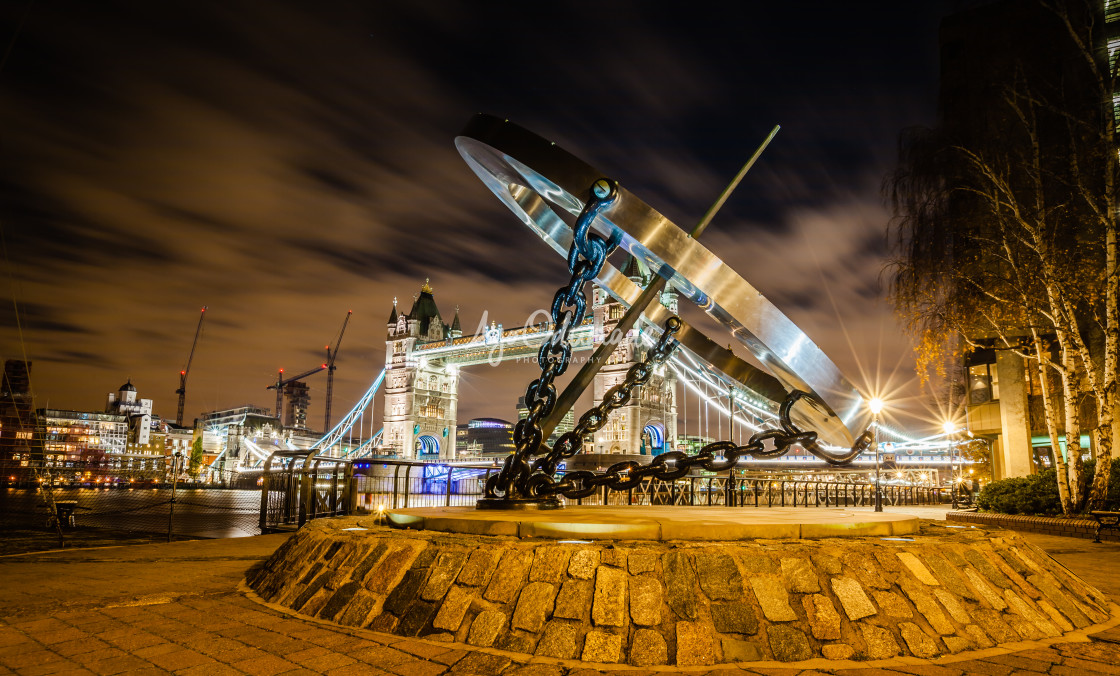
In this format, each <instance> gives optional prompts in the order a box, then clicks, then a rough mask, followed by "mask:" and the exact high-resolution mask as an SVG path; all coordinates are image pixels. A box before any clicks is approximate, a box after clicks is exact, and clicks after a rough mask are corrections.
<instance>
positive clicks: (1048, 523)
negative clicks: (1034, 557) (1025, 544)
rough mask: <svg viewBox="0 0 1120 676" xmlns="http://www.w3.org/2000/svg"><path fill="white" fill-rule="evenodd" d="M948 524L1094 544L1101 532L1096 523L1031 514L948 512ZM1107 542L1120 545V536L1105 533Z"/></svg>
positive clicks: (1102, 534)
mask: <svg viewBox="0 0 1120 676" xmlns="http://www.w3.org/2000/svg"><path fill="white" fill-rule="evenodd" d="M945 519H946V520H947V521H956V522H960V523H977V524H983V525H985V526H997V527H1000V528H1006V529H1008V530H1014V531H1024V532H1027V533H1041V534H1043V535H1058V536H1062V537H1073V538H1082V539H1086V540H1092V539H1093V537H1094V533H1096V530H1097V522H1096V521H1094V520H1092V519H1067V518H1062V517H1055V516H1032V515H1028V514H990V513H987V512H983V513H982V512H947V513H946V514H945ZM1101 540H1103V541H1105V542H1120V533H1116V532H1110V531H1105V532H1103V533H1101Z"/></svg>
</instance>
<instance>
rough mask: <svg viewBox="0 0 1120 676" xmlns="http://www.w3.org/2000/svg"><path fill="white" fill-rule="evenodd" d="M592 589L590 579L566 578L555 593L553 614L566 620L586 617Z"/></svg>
mask: <svg viewBox="0 0 1120 676" xmlns="http://www.w3.org/2000/svg"><path fill="white" fill-rule="evenodd" d="M593 590H594V586H593V585H592V583H591V580H566V581H565V582H564V584H563V586H561V587H560V593H559V594H557V595H556V609H555V610H554V611H553V612H552V614H553V616H554V617H562V618H565V619H568V620H583V619H586V618H587V617H588V616H589V615H590V610H591V594H592V592H593Z"/></svg>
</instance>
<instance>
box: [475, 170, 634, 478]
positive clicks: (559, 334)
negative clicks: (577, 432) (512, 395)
mask: <svg viewBox="0 0 1120 676" xmlns="http://www.w3.org/2000/svg"><path fill="white" fill-rule="evenodd" d="M617 196H618V184H617V183H616V182H614V181H611V180H608V179H605V178H601V179H599V180H597V181H595V183H594V184H592V186H591V194H590V196H589V198H588V200H587V203H586V204H585V205H584V207H583V210H582V211H581V212H580V214H579V216H578V217H577V218H576V223H575V226H574V227H573V228H572V231H573V240H572V247H571V249H569V251H568V270H569V271H570V272H571V273H572V276H571V278H570V279H569V280H568V283H567V284H566V285H564V286H562V287H560V288H559V289H558V290H557V291H556V295H555V296H553V298H552V322H553V327H554V328H553V330H552V336H551V337H550V338H549V340H548V341H547V342H545V343H544V344H543V345H541V348H540V350H539V351H538V352H537V362H538V363H539V364H540V367H541V376H540V377H539V378H537V379H536V380H534V381H533V382H531V383H529V387H528V388H527V389H526V390H525V406H526V408H528V411H529V412H528V415H526V417H525V418H523V419H522V420H520V421H518V423H517V426H516V427H515V428H514V430H513V443H514V446H515V450H514V453H513V454H512V455H510V456H509V457H508V458H506V462H505V465H503V466H502V469H501V471H500V472H499V473H498V474H495V475H494V476H492V477H490V480H489V481H487V482H486V497H487V498H490V499H507V500H508V499H514V500H517V499H525V498H526V497H528V496H527V494H526V486H527V482H528V479H529V476H530V473H531V471H532V470H531V468H530V465H529V460H530V459H531V458H532V457H534V456H536V455H539V454H540V448H541V445H542V443H543V442H544V438H543V437H544V434H543V433H542V431H541V421H542V420H544V419H546V418H547V417H548V416H549V414H550V413H552V409H553V408H554V407H555V406H556V386H555V385H554V384H553V383H554V381H555V380H556V378H557V377H559V376H561V375H563V374H564V372H565V371H566V370H567V369H568V364H570V363H571V361H572V344H571V340H570V338H569V335H570V334H571V331H572V329H573V328H574V327H576V326H578V325H579V324H580V322H582V321H583V315H584V312H585V311H586V309H587V296H586V294H585V293H584V290H583V287H584V285H585V284H586V283H587V282H589V281H591V280H593V279H595V277H597V276H598V275H599V272H600V271H601V270H602V269H603V263H604V262H605V261H606V260H607V256H608V255H609V254H610V253H611V252H612V251H613V250H614V249H615V247H617V246H618V242H619V238H620V236H619V235H618V233H617V232H616V233H615V234H613V235H612V236H611V238H610V239H605V238H603V237H602V236H600V235H598V234H596V233H593V232H591V225H592V224H593V223H594V222H595V218H596V217H597V216H598V215H599V214H600V213H602V211H603V210H604V209H606V208H607V207H608V206H610V205H611V203H613V202H614V201H615V199H616V198H617Z"/></svg>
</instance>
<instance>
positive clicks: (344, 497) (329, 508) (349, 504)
mask: <svg viewBox="0 0 1120 676" xmlns="http://www.w3.org/2000/svg"><path fill="white" fill-rule="evenodd" d="M316 453H317V451H311V452H308V451H276V452H274V453H272V455H270V456H269V457H268V459H267V460H265V462H264V465H263V467H262V473H261V478H260V485H261V488H260V531H261V532H262V533H271V532H274V531H278V530H285V529H292V528H298V527H300V526H302V525H303V524H304V523H306V522H307V521H308V520H310V519H316V518H319V517H323V516H340V515H343V514H349V513H350V512H352V511H353V510H354V506H355V493H354V491H355V488H356V483H355V481H354V473H353V470H354V466H353V463H351V462H350V461H349V460H343V459H338V458H330V457H325V456H317V455H315V454H316Z"/></svg>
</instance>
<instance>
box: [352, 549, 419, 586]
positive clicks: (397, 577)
mask: <svg viewBox="0 0 1120 676" xmlns="http://www.w3.org/2000/svg"><path fill="white" fill-rule="evenodd" d="M430 549H432V548H431V547H428V543H426V542H413V541H407V540H406V541H403V542H394V543H392V544H391V545H390V546H389V548H388V551H386V552H385V556H383V557H381V559H380V560H379V561H377V563H376V564H375V565H374V566H373V567H372V569H371V570H370V572H369V574H368V575H366V577H365V580H364V581H363V584H365V586H366V589H368V590H369V591H371V592H373V593H374V594H387V593H389V590H390V589H393V588H394V587H396V586H397V585H398V584H399V583H400V581H401V579H403V578H404V577H405V575H407V574H408V572H409V570H410V569H424V568H426V566H421V567H419V568H416V559H417V558H418V557H419V555H420V553H421V552H423V551H425V550H430ZM374 551H376V549H375V550H374ZM425 572H427V571H425ZM355 579H357V578H355Z"/></svg>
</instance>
